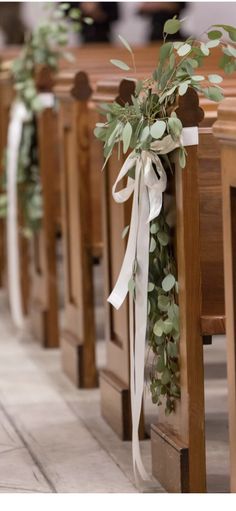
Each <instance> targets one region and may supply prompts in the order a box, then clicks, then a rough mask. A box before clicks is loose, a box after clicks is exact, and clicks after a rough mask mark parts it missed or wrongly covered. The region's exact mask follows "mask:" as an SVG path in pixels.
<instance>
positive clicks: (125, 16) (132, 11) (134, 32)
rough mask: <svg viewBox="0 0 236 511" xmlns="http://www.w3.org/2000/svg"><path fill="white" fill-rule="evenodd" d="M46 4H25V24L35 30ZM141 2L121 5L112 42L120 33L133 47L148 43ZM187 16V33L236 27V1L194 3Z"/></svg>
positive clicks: (185, 24) (23, 5) (43, 15)
mask: <svg viewBox="0 0 236 511" xmlns="http://www.w3.org/2000/svg"><path fill="white" fill-rule="evenodd" d="M45 3H46V2H22V16H23V19H24V21H25V23H26V24H27V25H28V26H30V27H34V26H36V25H37V23H38V21H39V20H42V19H43V18H44V17H46V16H47V11H45V9H44V5H45ZM138 4H139V2H120V14H121V19H120V21H118V22H116V23H114V25H113V40H114V41H117V39H118V35H119V34H121V35H123V37H125V38H126V39H127V40H128V41H129V42H130V43H131V44H133V45H135V44H142V43H144V42H145V41H146V40H147V36H148V26H149V21H148V19H147V18H145V17H141V16H139V15H137V10H138ZM185 15H186V20H185V22H184V29H185V31H186V33H187V34H189V35H190V34H191V35H196V36H199V35H201V33H202V32H204V30H206V29H207V28H208V27H209V26H210V25H211V24H213V23H228V24H232V25H233V24H236V2H191V3H189V5H188V7H187V9H186V10H185V12H184V13H183V16H185Z"/></svg>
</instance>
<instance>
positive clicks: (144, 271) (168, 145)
mask: <svg viewBox="0 0 236 511" xmlns="http://www.w3.org/2000/svg"><path fill="white" fill-rule="evenodd" d="M180 142H181V144H183V145H184V146H187V145H197V144H198V128H197V127H192V128H184V129H183V132H182V136H181V141H180ZM180 142H179V143H176V142H174V141H173V140H172V138H171V136H170V135H167V136H166V137H165V138H163V139H162V140H158V141H155V142H153V143H152V144H151V150H150V151H144V150H143V151H142V152H141V155H136V154H135V153H134V152H132V153H131V154H130V155H129V156H128V157H127V159H126V160H125V162H124V164H123V166H122V168H121V170H120V173H119V175H118V177H117V180H116V182H115V184H114V186H113V188H112V195H113V198H114V200H115V201H116V202H118V203H122V202H125V201H126V200H128V199H129V197H130V196H131V195H132V193H133V194H134V195H133V205H132V213H131V221H130V229H129V239H128V243H127V248H126V253H125V257H124V260H123V263H122V267H121V270H120V274H119V277H118V279H117V282H116V285H115V287H114V289H113V291H112V293H111V294H110V296H109V298H108V301H109V302H110V303H111V304H112V305H113V306H114V307H115V308H116V309H119V307H120V306H121V305H122V303H123V302H124V300H125V297H126V295H127V293H128V283H129V281H130V279H131V278H132V275H133V274H134V261H136V262H137V269H136V272H135V274H134V279H135V304H134V303H133V299H132V296H131V293H130V299H129V310H130V389H131V413H132V456H133V469H134V475H135V481H136V484H137V486H140V483H142V484H143V483H144V486H143V488H145V485H146V488H147V482H150V481H151V478H150V477H149V475H148V474H147V471H146V469H145V467H144V465H143V462H142V458H141V452H140V445H139V435H138V429H139V422H140V415H141V409H142V399H143V387H144V369H145V341H146V329H147V292H148V270H149V237H150V234H149V233H150V229H149V223H150V222H151V221H152V220H153V219H154V218H156V217H158V215H159V214H160V211H161V208H162V197H163V193H164V191H165V189H166V184H167V176H166V173H165V170H164V168H163V165H162V162H161V159H160V158H159V155H161V154H162V155H164V154H168V153H170V152H171V151H173V150H174V149H176V148H177V147H179V145H180ZM153 165H155V170H156V171H155V170H154V167H153ZM133 167H135V176H134V179H132V178H131V177H128V179H127V185H126V187H125V188H123V189H122V190H120V191H116V188H117V185H118V183H119V182H120V181H121V180H122V179H123V178H124V177H125V176H127V174H128V173H129V171H130V170H131V169H132V168H133ZM133 309H134V315H135V318H133ZM134 319H135V329H134ZM134 330H135V333H134Z"/></svg>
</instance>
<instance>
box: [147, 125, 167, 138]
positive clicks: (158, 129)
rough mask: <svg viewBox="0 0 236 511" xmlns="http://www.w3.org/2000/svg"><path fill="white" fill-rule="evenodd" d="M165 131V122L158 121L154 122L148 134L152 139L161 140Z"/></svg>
mask: <svg viewBox="0 0 236 511" xmlns="http://www.w3.org/2000/svg"><path fill="white" fill-rule="evenodd" d="M165 131H166V123H165V121H161V120H158V121H156V122H155V123H154V124H153V125H152V126H151V128H150V133H151V135H152V137H153V138H155V139H159V138H161V137H162V136H163V135H164V133H165Z"/></svg>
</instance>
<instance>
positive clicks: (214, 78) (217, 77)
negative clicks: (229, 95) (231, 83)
mask: <svg viewBox="0 0 236 511" xmlns="http://www.w3.org/2000/svg"><path fill="white" fill-rule="evenodd" d="M208 80H209V82H211V83H221V82H222V81H223V78H222V76H220V75H208Z"/></svg>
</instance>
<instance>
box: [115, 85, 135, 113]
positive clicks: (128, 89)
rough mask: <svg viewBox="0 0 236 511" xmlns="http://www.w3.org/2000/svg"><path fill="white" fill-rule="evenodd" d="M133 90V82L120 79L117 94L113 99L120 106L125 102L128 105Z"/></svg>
mask: <svg viewBox="0 0 236 511" xmlns="http://www.w3.org/2000/svg"><path fill="white" fill-rule="evenodd" d="M134 91H135V82H134V81H132V80H126V79H124V80H122V81H121V82H120V86H119V94H118V96H117V97H116V99H115V101H116V103H118V104H119V105H121V106H124V105H125V104H126V103H128V104H129V105H131V104H132V99H131V96H132V95H133V94H134Z"/></svg>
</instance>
